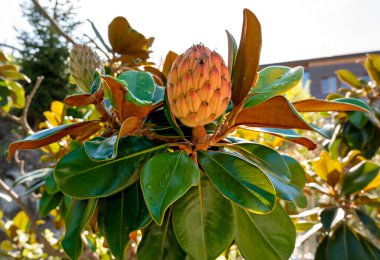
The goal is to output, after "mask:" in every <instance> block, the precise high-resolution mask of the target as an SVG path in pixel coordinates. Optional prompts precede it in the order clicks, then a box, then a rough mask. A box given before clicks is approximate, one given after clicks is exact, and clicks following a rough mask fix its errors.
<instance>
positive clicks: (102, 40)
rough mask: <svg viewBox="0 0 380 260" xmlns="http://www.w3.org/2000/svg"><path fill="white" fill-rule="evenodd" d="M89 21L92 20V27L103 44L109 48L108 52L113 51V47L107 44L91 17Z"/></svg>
mask: <svg viewBox="0 0 380 260" xmlns="http://www.w3.org/2000/svg"><path fill="white" fill-rule="evenodd" d="M87 21H89V22H90V24H91V27H92V29H93V30H94V33H95V34H96V37H97V38H98V39H99V41H100V42H101V43H102V44H103V46H104V47H105V48H106V49H107V51H108V52H111V53H112V50H111V48H110V47H109V46H108V45H107V44H106V42H105V41H104V39H103V37H102V35H101V34H100V33H99V31H98V29H97V28H96V26H95V24H94V23H93V22H92V21H91V20H89V19H87Z"/></svg>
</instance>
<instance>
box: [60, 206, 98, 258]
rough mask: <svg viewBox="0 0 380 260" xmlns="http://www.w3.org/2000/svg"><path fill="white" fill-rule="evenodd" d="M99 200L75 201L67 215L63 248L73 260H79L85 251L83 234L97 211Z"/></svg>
mask: <svg viewBox="0 0 380 260" xmlns="http://www.w3.org/2000/svg"><path fill="white" fill-rule="evenodd" d="M96 204H97V199H90V200H73V201H72V204H71V206H70V209H69V211H68V213H67V215H66V233H65V236H64V238H63V240H62V247H63V249H64V250H65V252H66V254H67V255H68V256H69V257H70V258H71V259H78V258H79V256H80V255H81V254H82V251H83V242H82V239H81V233H82V231H83V229H84V228H85V226H86V225H87V223H88V222H89V221H90V218H91V216H92V214H93V213H94V211H95V208H96Z"/></svg>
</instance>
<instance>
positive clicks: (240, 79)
mask: <svg viewBox="0 0 380 260" xmlns="http://www.w3.org/2000/svg"><path fill="white" fill-rule="evenodd" d="M261 44H262V39H261V25H260V22H259V20H258V19H257V17H256V16H255V15H254V14H253V13H252V12H251V11H250V10H248V9H244V20H243V27H242V30H241V37H240V44H239V49H238V52H237V55H236V60H235V66H234V68H233V72H232V97H231V99H232V102H233V103H234V105H238V104H239V103H240V102H241V101H242V100H243V99H244V98H245V97H246V96H247V94H248V93H249V91H250V90H251V88H252V87H253V86H254V84H255V80H256V78H257V69H258V67H259V61H260V52H261Z"/></svg>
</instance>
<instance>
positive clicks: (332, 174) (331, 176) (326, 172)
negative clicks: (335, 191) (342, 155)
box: [311, 150, 342, 186]
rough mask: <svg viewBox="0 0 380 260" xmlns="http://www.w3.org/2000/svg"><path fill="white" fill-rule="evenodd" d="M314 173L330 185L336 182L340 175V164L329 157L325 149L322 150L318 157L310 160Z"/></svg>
mask: <svg viewBox="0 0 380 260" xmlns="http://www.w3.org/2000/svg"><path fill="white" fill-rule="evenodd" d="M311 163H312V165H313V168H314V171H315V173H316V174H317V175H318V176H319V177H320V178H321V179H322V180H324V181H327V183H328V184H329V185H331V186H335V184H337V183H338V181H339V179H340V176H341V175H342V165H341V163H340V162H339V161H337V160H333V159H331V157H330V155H329V154H328V152H326V151H324V150H323V151H322V152H321V154H320V155H319V157H318V158H316V159H314V160H313V161H312V162H311Z"/></svg>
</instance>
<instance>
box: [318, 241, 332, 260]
mask: <svg viewBox="0 0 380 260" xmlns="http://www.w3.org/2000/svg"><path fill="white" fill-rule="evenodd" d="M328 242H329V238H328V236H325V237H324V238H323V239H322V241H321V242H319V244H318V246H317V250H316V251H315V255H314V260H327V257H326V248H327V244H328Z"/></svg>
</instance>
